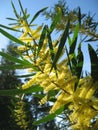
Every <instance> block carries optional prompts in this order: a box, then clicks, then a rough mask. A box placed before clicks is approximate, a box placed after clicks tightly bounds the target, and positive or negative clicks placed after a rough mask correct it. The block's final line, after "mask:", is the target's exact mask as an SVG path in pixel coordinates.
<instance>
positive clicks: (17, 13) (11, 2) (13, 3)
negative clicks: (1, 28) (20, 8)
mask: <svg viewBox="0 0 98 130" xmlns="http://www.w3.org/2000/svg"><path fill="white" fill-rule="evenodd" d="M11 4H12V7H13V10H14V13H15V15H16V17H17V18H19V15H18V13H17V11H16V9H15V6H14V3H13V2H12V1H11Z"/></svg>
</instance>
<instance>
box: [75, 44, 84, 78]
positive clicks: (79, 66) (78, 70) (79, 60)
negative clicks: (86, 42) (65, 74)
mask: <svg viewBox="0 0 98 130" xmlns="http://www.w3.org/2000/svg"><path fill="white" fill-rule="evenodd" d="M83 61H84V59H83V53H82V51H81V44H80V45H79V47H78V56H77V65H76V73H77V77H78V78H80V76H81V73H82V68H83Z"/></svg>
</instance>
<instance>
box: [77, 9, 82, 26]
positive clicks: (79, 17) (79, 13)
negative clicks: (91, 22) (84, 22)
mask: <svg viewBox="0 0 98 130" xmlns="http://www.w3.org/2000/svg"><path fill="white" fill-rule="evenodd" d="M78 20H79V26H80V27H81V9H80V7H79V12H78Z"/></svg>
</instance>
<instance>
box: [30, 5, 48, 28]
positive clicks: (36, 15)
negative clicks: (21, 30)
mask: <svg viewBox="0 0 98 130" xmlns="http://www.w3.org/2000/svg"><path fill="white" fill-rule="evenodd" d="M47 8H48V7H45V8H43V9H41V10H39V11H38V12H37V13H36V14H35V15H34V17H33V18H32V20H31V21H30V23H29V25H30V24H32V22H33V21H34V20H35V19H36V18H37V17H38V16H39V14H40V13H42V12H43V11H45V10H46V9H47Z"/></svg>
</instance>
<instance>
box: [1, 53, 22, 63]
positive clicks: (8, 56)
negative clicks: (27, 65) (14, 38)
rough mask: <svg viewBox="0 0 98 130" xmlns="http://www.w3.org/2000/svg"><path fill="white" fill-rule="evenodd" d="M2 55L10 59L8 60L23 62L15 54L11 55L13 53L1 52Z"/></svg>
mask: <svg viewBox="0 0 98 130" xmlns="http://www.w3.org/2000/svg"><path fill="white" fill-rule="evenodd" d="M0 55H1V56H2V57H4V58H6V59H8V60H10V61H12V62H16V63H23V61H22V60H20V59H18V58H16V57H14V56H11V55H10V54H8V53H4V52H0Z"/></svg>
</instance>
